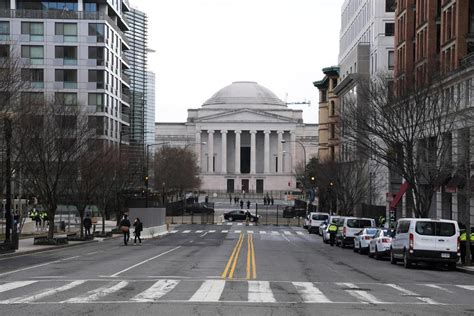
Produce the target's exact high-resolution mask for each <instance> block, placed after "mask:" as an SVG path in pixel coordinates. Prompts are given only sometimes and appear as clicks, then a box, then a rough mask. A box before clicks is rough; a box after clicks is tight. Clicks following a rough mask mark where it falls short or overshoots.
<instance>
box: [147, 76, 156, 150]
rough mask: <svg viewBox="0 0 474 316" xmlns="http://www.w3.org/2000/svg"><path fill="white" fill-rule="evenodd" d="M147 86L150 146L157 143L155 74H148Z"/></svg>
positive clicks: (148, 138) (148, 142)
mask: <svg viewBox="0 0 474 316" xmlns="http://www.w3.org/2000/svg"><path fill="white" fill-rule="evenodd" d="M146 86H147V92H146V106H145V109H146V110H145V131H146V133H145V144H146V145H150V144H153V143H154V142H155V111H156V110H155V106H156V75H155V73H154V72H151V71H148V72H147V81H146Z"/></svg>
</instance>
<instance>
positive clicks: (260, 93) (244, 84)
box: [202, 81, 286, 108]
mask: <svg viewBox="0 0 474 316" xmlns="http://www.w3.org/2000/svg"><path fill="white" fill-rule="evenodd" d="M202 106H203V107H208V108H226V107H228V106H240V107H256V108H269V107H270V108H271V107H286V104H285V102H283V101H282V100H280V99H279V98H278V97H277V96H276V95H275V94H274V93H273V92H271V91H270V90H268V89H267V88H265V87H263V86H261V85H259V84H257V83H256V82H252V81H236V82H233V83H232V84H231V85H228V86H227V87H224V88H222V89H221V90H219V91H217V92H216V93H215V94H214V95H213V96H212V97H211V98H210V99H209V100H207V101H206V102H204V104H203V105H202Z"/></svg>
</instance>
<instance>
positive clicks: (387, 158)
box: [341, 76, 468, 217]
mask: <svg viewBox="0 0 474 316" xmlns="http://www.w3.org/2000/svg"><path fill="white" fill-rule="evenodd" d="M392 86H393V84H392V80H391V78H389V77H384V76H380V77H378V78H376V79H375V80H367V79H366V80H363V79H362V80H359V81H358V85H357V94H356V97H355V98H352V99H350V98H347V99H346V100H344V102H343V108H342V111H341V112H342V113H341V120H342V130H341V131H342V138H343V141H344V142H346V143H347V144H349V145H351V147H352V148H353V149H354V152H355V156H356V157H363V158H366V159H367V158H368V159H372V160H375V161H376V162H378V163H380V164H381V165H383V166H386V167H388V168H390V170H391V171H392V172H394V173H396V174H398V175H400V176H401V177H402V178H403V179H404V180H405V181H406V182H407V183H408V184H409V186H410V189H411V190H410V191H409V192H411V194H412V200H413V201H414V202H413V204H414V205H413V209H414V213H415V216H417V217H427V216H428V214H429V210H430V206H431V202H432V198H433V194H434V193H435V191H436V189H437V188H438V187H439V186H440V183H441V182H442V181H443V180H444V178H446V176H447V175H449V174H451V172H452V171H453V167H452V163H451V143H452V136H451V133H452V131H453V130H455V129H458V128H459V126H460V124H463V123H466V122H467V121H468V115H467V110H466V109H463V108H462V107H461V102H460V100H461V97H460V93H459V92H458V93H456V91H454V87H451V86H447V85H445V84H444V82H443V81H441V80H438V81H436V82H431V83H429V84H426V85H423V86H418V87H414V88H412V89H409V90H406V91H405V93H404V94H403V95H398V96H395V95H394V94H393V91H392Z"/></svg>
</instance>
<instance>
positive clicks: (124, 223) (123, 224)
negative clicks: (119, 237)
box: [120, 214, 131, 246]
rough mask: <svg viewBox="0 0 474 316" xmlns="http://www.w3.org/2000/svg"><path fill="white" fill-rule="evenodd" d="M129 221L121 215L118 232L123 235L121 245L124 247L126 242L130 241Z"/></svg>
mask: <svg viewBox="0 0 474 316" xmlns="http://www.w3.org/2000/svg"><path fill="white" fill-rule="evenodd" d="M130 226H131V224H130V221H129V220H128V216H127V214H125V215H123V219H122V221H121V222H120V230H121V231H122V233H123V243H124V244H125V246H126V245H127V244H128V240H129V239H130Z"/></svg>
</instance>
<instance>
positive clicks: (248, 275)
mask: <svg viewBox="0 0 474 316" xmlns="http://www.w3.org/2000/svg"><path fill="white" fill-rule="evenodd" d="M251 238H252V237H251V235H250V234H248V235H247V276H246V278H247V280H248V279H250V260H251V256H252V250H251V246H250V240H251Z"/></svg>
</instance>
